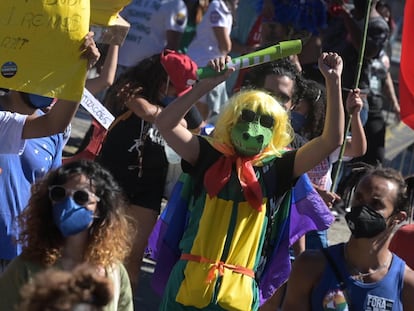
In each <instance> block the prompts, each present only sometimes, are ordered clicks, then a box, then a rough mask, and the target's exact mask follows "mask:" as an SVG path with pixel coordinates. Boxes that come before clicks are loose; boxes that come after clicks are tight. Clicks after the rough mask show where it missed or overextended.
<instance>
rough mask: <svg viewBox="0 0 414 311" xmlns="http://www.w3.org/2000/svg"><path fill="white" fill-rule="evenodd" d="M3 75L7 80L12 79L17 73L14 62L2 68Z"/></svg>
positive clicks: (7, 63) (5, 64)
mask: <svg viewBox="0 0 414 311" xmlns="http://www.w3.org/2000/svg"><path fill="white" fill-rule="evenodd" d="M0 70H1V75H2V76H3V77H5V78H12V77H14V76H15V75H16V73H17V65H16V63H14V62H6V63H4V64H3V65H2V66H1V69H0Z"/></svg>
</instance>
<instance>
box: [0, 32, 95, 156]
mask: <svg viewBox="0 0 414 311" xmlns="http://www.w3.org/2000/svg"><path fill="white" fill-rule="evenodd" d="M81 49H82V54H81V57H83V58H87V59H88V64H87V66H88V68H91V67H92V66H93V65H94V64H95V63H96V61H97V60H98V59H99V57H100V53H99V51H98V49H97V48H96V45H95V42H94V40H93V33H88V34H87V35H86V37H85V40H84V42H83V44H82V46H81ZM24 94H26V93H23V92H18V91H13V90H10V91H9V92H8V93H7V94H6V95H4V96H1V97H0V105H1V106H7V105H6V104H5V103H6V102H16V101H17V102H22V101H24V99H23V97H24V96H26V95H24ZM37 98H38V99H40V100H41V101H43V102H44V103H43V105H45V102H47V103H48V105H47V104H46V105H45V106H49V105H51V104H52V99H51V98H47V97H43V98H42V97H41V96H40V97H39V96H37ZM79 103H80V102H75V101H71V100H57V102H56V103H55V104H54V105H53V107H52V109H50V111H49V112H48V113H46V114H44V115H41V116H38V115H33V114H30V115H27V114H24V113H18V112H15V111H0V141H1V142H2V143H1V144H0V154H12V153H14V154H16V153H21V152H22V151H23V149H24V145H25V139H28V138H36V137H45V136H49V135H53V134H56V133H60V132H63V131H64V130H65V129H66V128H67V126H68V125H69V123H70V122H71V120H72V118H73V116H74V115H75V113H76V111H77V109H78V107H79Z"/></svg>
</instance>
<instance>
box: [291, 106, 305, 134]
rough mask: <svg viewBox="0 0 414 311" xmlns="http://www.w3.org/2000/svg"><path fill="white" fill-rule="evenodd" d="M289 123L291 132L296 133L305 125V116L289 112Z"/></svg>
mask: <svg viewBox="0 0 414 311" xmlns="http://www.w3.org/2000/svg"><path fill="white" fill-rule="evenodd" d="M290 123H291V125H292V127H293V130H294V131H295V132H298V131H300V130H301V129H302V128H303V126H304V125H305V123H306V116H305V115H303V114H301V113H299V112H296V111H291V112H290Z"/></svg>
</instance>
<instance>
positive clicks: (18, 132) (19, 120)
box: [0, 111, 27, 154]
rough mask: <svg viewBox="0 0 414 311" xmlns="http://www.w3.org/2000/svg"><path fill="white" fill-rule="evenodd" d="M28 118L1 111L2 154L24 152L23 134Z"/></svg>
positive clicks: (0, 145)
mask: <svg viewBox="0 0 414 311" xmlns="http://www.w3.org/2000/svg"><path fill="white" fill-rule="evenodd" d="M26 118H27V115H22V114H18V113H14V112H10V111H0V154H5V153H11V154H21V153H22V152H23V149H24V145H25V140H24V139H22V132H23V126H24V123H25V122H26Z"/></svg>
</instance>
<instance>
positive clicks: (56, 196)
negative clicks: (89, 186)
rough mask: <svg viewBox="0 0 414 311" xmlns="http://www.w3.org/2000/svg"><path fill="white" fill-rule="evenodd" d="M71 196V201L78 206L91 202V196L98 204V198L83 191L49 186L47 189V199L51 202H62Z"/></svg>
mask: <svg viewBox="0 0 414 311" xmlns="http://www.w3.org/2000/svg"><path fill="white" fill-rule="evenodd" d="M68 196H71V197H72V198H73V200H74V201H75V202H76V203H77V204H79V205H85V204H88V203H89V202H91V196H92V197H94V198H95V199H96V201H97V202H99V200H100V199H99V197H98V196H97V195H96V194H94V193H92V192H90V191H88V190H83V189H76V190H73V189H66V188H65V187H63V186H58V185H55V186H50V187H49V198H50V200H52V201H53V202H60V201H63V200H64V199H65V198H66V197H68Z"/></svg>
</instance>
